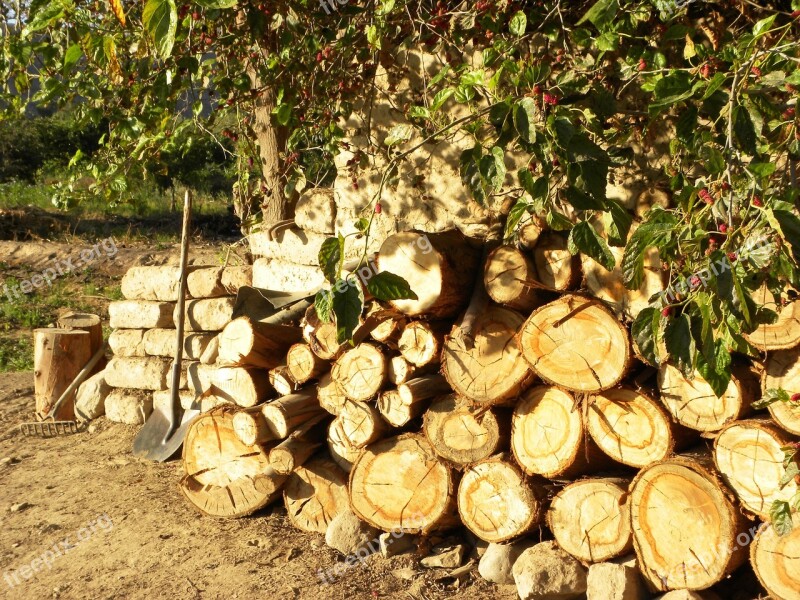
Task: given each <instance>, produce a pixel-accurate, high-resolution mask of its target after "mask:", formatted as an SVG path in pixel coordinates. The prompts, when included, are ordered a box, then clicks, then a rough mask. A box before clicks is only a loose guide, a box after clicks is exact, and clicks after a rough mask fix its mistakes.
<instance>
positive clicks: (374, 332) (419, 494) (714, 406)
mask: <svg viewBox="0 0 800 600" xmlns="http://www.w3.org/2000/svg"><path fill="white" fill-rule="evenodd" d="M524 233H525V232H524ZM538 233H539V232H534V235H530V231H527V233H526V234H525V235H523V236H522V242H523V244H522V245H520V246H497V247H493V248H492V247H485V246H476V245H473V244H471V243H468V241H467V240H466V239H464V238H462V237H461V236H459V235H455V234H453V233H446V234H427V235H424V234H421V233H414V232H406V233H400V234H396V235H394V236H391V237H390V238H388V239H387V240H386V241H385V242H384V244H383V246H382V247H381V250H380V252H379V254H378V256H377V259H376V265H377V267H376V268H377V269H378V270H379V271H390V272H393V273H396V274H399V275H402V276H403V277H404V278H405V279H406V280H407V281H408V282H409V283H410V285H411V288H412V290H414V291H415V292H416V294H417V296H418V298H417V299H415V300H396V301H393V302H391V303H380V302H377V301H375V300H372V301H368V302H367V304H366V309H365V311H364V313H363V314H362V315H361V318H360V325H359V326H358V327H357V328H356V330H355V333H354V335H353V343H352V344H351V343H343V344H340V343H337V341H336V340H337V335H336V324H335V323H332V322H324V321H322V320H320V318H319V317H318V315H317V314H316V312H315V310H314V308H313V307H312V308H310V309H309V310H308V311H307V312H306V314H305V318H304V319H303V320H302V322H301V323H299V324H296V325H275V324H268V323H264V322H259V321H257V320H254V319H250V318H247V317H240V318H237V319H234V320H232V321H231V322H230V323H228V324H227V325H226V326H225V328H224V329H223V330H222V332H221V333H220V334H219V336H218V356H217V362H216V366H215V367H214V371H215V372H214V373H213V376H212V380H213V383H211V384H210V385H208V386H207V387H206V388H205V389H204V390H203V400H204V403H205V406H206V407H212V406H213V408H209V410H207V411H206V412H204V413H203V414H202V415H201V416H200V417H199V418H198V419H197V420H196V421H195V423H194V425H193V426H192V427H191V429H190V430H189V432H188V434H187V438H186V441H185V444H184V451H183V462H184V466H185V471H186V475H185V477H184V478H183V480H182V481H181V489H182V491H183V493H184V495H185V496H186V498H187V499H188V500H189V502H191V503H192V504H193V505H194V506H195V507H197V508H198V509H199V510H200V511H202V512H203V513H205V514H208V515H212V516H216V517H238V516H242V515H247V514H250V513H252V512H254V511H256V510H258V509H260V508H263V507H264V506H266V505H268V504H270V503H271V502H273V501H277V500H278V499H281V498H282V500H283V502H284V503H285V505H286V510H287V513H288V518H289V519H290V521H291V522H292V524H293V525H295V526H296V527H297V528H299V529H301V530H304V531H310V532H318V533H325V532H326V531H327V530H328V529H329V527H330V525H331V523H332V521H334V520H335V519H336V517H337V515H341V514H344V513H348V512H349V511H352V513H354V514H355V516H356V517H357V518H358V519H359V520H360V521H361V522H362V523H363V524H364V526H371V527H374V528H376V529H378V530H382V531H385V532H389V531H398V530H399V531H403V532H405V533H407V534H422V535H429V534H431V533H432V532H438V531H446V530H449V529H452V528H456V527H462V526H463V527H466V528H467V529H468V530H469V531H470V532H471V533H472V534H474V536H476V537H477V538H479V539H480V540H483V541H484V542H488V543H490V546H489V550H487V553H486V554H485V555H484V556H485V557H490V556H494V557H495V559H491V560H496V555H497V552H500V551H502V548H506V549H507V550H508V552H509V553H511V554H513V559H514V560H507V561H506V562H507V565H506V566H507V568H506V572H505V574H501V575H495V576H493V580H495V581H504V582H505V583H514V582H515V583H516V585H517V589H518V591H519V594H520V597H522V598H538V597H559V598H562V597H563V598H568V597H573V596H580V595H582V594H586V593H587V585H588V586H589V592H588V595H589V597H595V598H597V597H620V598H622V597H625V598H630V597H637V596H642V597H643V596H646V594H647V592H644V591H642V590H644V588H642V590H639V591H635V588H636V587H637V586H638V585H639V583H638V582H639V581H640V579H641V580H643V582H644V583H646V587H647V588H648V589H649V590H650V592H658V591H667V590H675V589H689V590H704V589H707V588H710V587H711V586H713V585H715V584H717V583H718V582H720V581H721V580H723V579H724V578H726V577H727V576H728V575H729V574H731V573H732V572H733V571H734V570H736V569H738V568H739V567H741V566H742V565H743V564H744V563H745V562H747V561H748V557H749V560H750V562H751V563H752V568H753V569H754V571H755V573H756V574H757V575H758V578H759V580H760V581H761V583H762V585H763V586H764V587H765V588H766V590H767V591H768V592H769V593H770V594H771V595H772V596H773V597H775V598H798V597H800V595H799V594H800V566H799V564H798V561H800V558H798V557H800V515H797V514H795V515H794V518H793V520H794V525H795V527H794V529H793V530H792V532H791V533H789V534H788V535H784V536H779V535H777V533H776V531H775V529H774V528H773V527H772V526H770V525H769V519H770V507H771V505H772V503H773V501H774V500H789V499H791V498H792V497H793V496H794V495H795V493H796V492H797V489H798V484H797V482H796V481H794V480H792V479H791V478H789V481H788V482H787V481H782V480H783V479H786V477H785V474H786V472H787V468H788V467H789V464H788V463H784V453H783V451H782V448H784V447H787V446H789V445H791V444H793V443H795V444H796V443H797V439H798V438H797V437H796V436H798V435H800V407H798V406H797V405H792V404H791V403H783V402H779V403H777V404H773V405H772V406H770V408H769V412H766V411H762V412H755V411H754V409H753V406H752V405H753V402H754V401H756V400H758V399H759V397H760V396H761V390H762V389H769V388H779V387H780V388H784V389H787V390H790V393H793V392H797V391H800V350H798V344H800V320H798V316H800V302H794V303H793V304H789V305H787V307H786V308H784V309H783V312H782V313H781V316H780V320H779V322H778V323H777V324H775V325H765V326H762V327H761V328H760V329H759V330H758V331H757V332H755V333H754V334H753V335H751V336H750V339H751V340H752V342H753V344H755V345H756V346H758V347H759V348H761V349H763V350H764V351H765V352H766V354H765V356H766V361H765V363H764V364H763V365H761V364H752V363H750V364H748V363H745V362H741V364H738V365H737V366H736V368H735V371H734V372H735V375H734V377H733V379H732V381H731V383H730V385H729V386H728V389H727V391H726V392H725V394H724V395H723V396H722V397H721V398H717V397H716V395H715V394H714V393H713V392H712V391H711V387H710V386H709V385H708V384H707V383H706V382H705V381H704V380H703V379H702V378H701V377H700V376H699V375H697V374H696V375H695V376H694V377H693V378H687V377H685V376H684V374H683V373H682V372H681V371H680V370H678V369H676V368H674V367H672V366H669V365H662V366H661V367H660V368H657V367H654V366H651V365H646V364H644V363H643V362H642V361H641V359H640V358H638V354H637V348H636V347H635V346H634V344H633V343H632V339H631V333H630V328H629V324H628V323H629V322H630V319H631V317H632V316H634V315H635V314H636V313H637V312H638V311H639V310H640V309H641V308H642V307H643V306H644V305H646V300H647V298H648V297H649V296H651V295H652V293H654V292H658V291H659V290H660V289H662V282H661V277H660V275H654V276H652V277H648V278H647V279H646V281H645V283H644V284H643V287H642V289H640V290H637V291H633V292H631V291H627V290H625V289H624V288H623V286H622V285H621V280H620V274H619V272H618V271H617V272H611V273H609V272H606V271H604V270H601V268H600V267H599V266H597V265H594V264H593V263H592V262H591V261H586V262H584V263H583V264H581V263H580V262H579V261H577V260H576V259H575V258H573V257H572V256H571V255H570V253H569V251H568V249H567V244H566V240H565V239H564V238H563V237H561V236H560V235H558V234H556V233H545V234H542V235H538ZM423 238H424V239H423ZM526 240H531V242H530V243H529V244H527V245H524V242H525V241H526ZM652 264H653V266H654V268H653V271H652V272H653V273H656V274H657V273H658V272H659V269H658V266H657V257H654V258H653V261H652ZM362 280H363V276H362ZM368 300H369V298H368ZM734 360H743V359H740V358H739V357H736V358H735V359H734ZM760 522H764V523H765V524H766V525H765V526H763V527H762V526H760ZM526 534H531V535H535V536H536V538H537V539H536V542H539V543H534V542H533V541H531V538H529V537H528V538H526V537H525V536H526ZM518 540H522V541H521V542H520V541H518ZM543 540H544V541H543ZM753 540H755V541H754V542H753V543H751V541H753ZM511 542H515V543H514V544H511ZM506 543H508V545H506ZM500 544H503V547H502V548H501V549H498V547H497V546H495V545H500ZM631 551H634V552H635V555H636V559H635V561H633V562H625V563H622V562H619V561H618V563H616V564H615V563H613V562H612V561H615V560H616V559H618V558H620V557H623V556H625V555H627V554H630V553H631ZM511 554H509V556H510V555H511ZM548 560H550V561H553V560H555V561H557V563H558V565H557V566H555V567H552V568H551V567H549V566H548V565H549V564H550V563H548V562H547V561H548ZM512 564H513V568H512V567H511V565H512ZM599 564H602V565H603V567H604V568H605V566H607V565H611V564H614V567H615V568H616V567H619V568H620V569H625V570H626V571H625V573H624V577H622V579H621V582H620V583H619V586H618V588H617V590H618V593H619V595H618V596H614V595H611V593H610V592H608V591H607V590H608V589H610V588H608V587H607V586H609V585H611V584H610V583H608V581H606V582H605V585H606V587H604V588H602V589H604V590H606V592H602V593H601V592H597V591H594V592H593V591H592V583H591V579H592V576H591V574H592V569H594V568H595V567H597V566H598V565H599ZM589 565H592V566H591V567H590V568H589V571H588V572H589V578H588V583H587V568H586V567H587V566H589ZM633 565H635V566H633ZM487 568H488V567H487ZM483 571H484V569H483V562H482V565H481V572H482V573H483ZM545 571H546V572H547V577H544V576H540V575H542V573H543V572H545ZM609 572H610V571H604V570H603V569H599V570H596V573H597V575H596V577H595V579H597V578H601V579H604V580H608V577H610V575H608V573H609ZM604 573H605V575H604ZM615 576H616V575H615ZM567 581H569V582H570V583H569V585H567V583H566V582H567ZM595 583H597V582H595ZM614 585H617V584H614ZM612 587H613V586H612ZM623 593H624V594H627V595H624V596H623ZM603 594H607V595H605V596H603Z"/></svg>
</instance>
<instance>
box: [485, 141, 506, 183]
mask: <svg viewBox="0 0 800 600" xmlns="http://www.w3.org/2000/svg"><path fill="white" fill-rule="evenodd" d="M480 175H481V178H482V179H483V180H484V182H485V185H486V186H487V187H489V188H490V189H491V190H493V191H495V192H497V191H499V190H500V188H501V187H502V185H503V180H504V179H505V177H506V163H505V160H504V154H503V149H502V148H500V147H499V146H494V147H492V150H491V153H490V154H487V155H485V156H483V157H482V158H481V161H480Z"/></svg>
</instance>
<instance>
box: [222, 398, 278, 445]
mask: <svg viewBox="0 0 800 600" xmlns="http://www.w3.org/2000/svg"><path fill="white" fill-rule="evenodd" d="M262 408H263V405H260V404H257V405H256V406H251V407H249V408H239V409H237V410H236V412H234V413H233V419H232V423H231V425H232V427H233V432H234V434H236V437H237V438H238V439H239V441H240V442H242V443H243V444H245V445H246V446H255V445H256V444H259V445H261V444H266V443H267V442H271V441H273V440H276V439H277V437H276V436H275V434H274V433H273V432H272V431H271V430H270V428H269V426H268V425H267V420H266V419H265V418H264V415H262V414H261V409H262Z"/></svg>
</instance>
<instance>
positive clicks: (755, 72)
mask: <svg viewBox="0 0 800 600" xmlns="http://www.w3.org/2000/svg"><path fill="white" fill-rule="evenodd" d="M750 72H751V73H752V74H753V75H755V76H756V78H759V77H761V69H759V68H758V67H750Z"/></svg>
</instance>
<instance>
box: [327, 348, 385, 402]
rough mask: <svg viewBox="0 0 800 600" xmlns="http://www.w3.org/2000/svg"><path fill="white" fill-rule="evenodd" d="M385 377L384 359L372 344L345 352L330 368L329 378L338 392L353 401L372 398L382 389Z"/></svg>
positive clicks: (381, 353)
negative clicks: (337, 388) (336, 386)
mask: <svg viewBox="0 0 800 600" xmlns="http://www.w3.org/2000/svg"><path fill="white" fill-rule="evenodd" d="M386 376H387V364H386V357H385V356H384V355H383V352H381V351H380V349H379V348H378V347H377V346H375V345H373V344H366V343H365V344H359V345H358V346H356V347H355V348H352V349H350V350H347V351H346V352H345V353H343V354H342V355H341V356H340V357H339V358H338V359H337V360H336V362H335V363H334V364H333V367H332V368H331V377H332V378H333V380H334V382H336V384H337V385H338V387H339V390H340V391H341V392H342V393H343V394H344V395H345V396H347V397H348V398H350V399H351V400H355V401H366V400H370V399H371V398H374V397H375V395H376V394H377V393H378V392H379V391H380V389H381V387H383V384H384V383H385V381H386Z"/></svg>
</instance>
